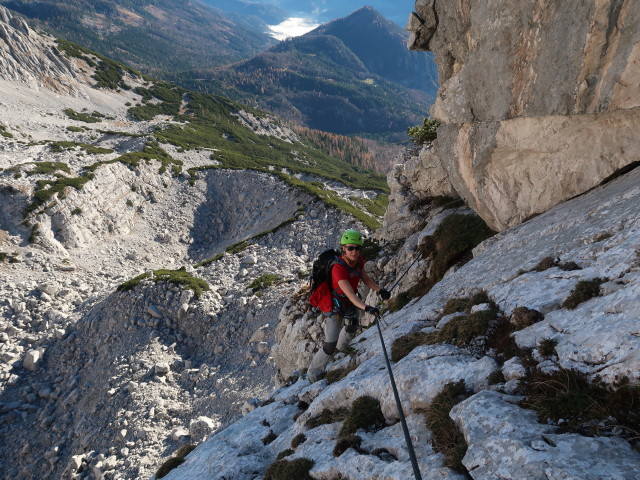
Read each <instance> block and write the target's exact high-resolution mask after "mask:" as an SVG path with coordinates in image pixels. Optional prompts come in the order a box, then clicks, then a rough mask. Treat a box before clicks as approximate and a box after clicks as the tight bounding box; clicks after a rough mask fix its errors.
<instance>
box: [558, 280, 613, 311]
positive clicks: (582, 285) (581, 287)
mask: <svg viewBox="0 0 640 480" xmlns="http://www.w3.org/2000/svg"><path fill="white" fill-rule="evenodd" d="M606 281H607V279H606V278H592V279H591V280H580V281H579V282H578V283H577V284H576V286H575V288H574V289H573V290H571V293H570V294H569V296H568V297H567V299H566V300H565V301H564V302H563V303H562V307H563V308H568V309H569V310H573V309H575V308H576V307H577V306H578V305H580V304H581V303H582V302H586V301H587V300H589V299H591V298H593V297H599V296H600V295H601V293H600V285H602V284H603V283H604V282H606Z"/></svg>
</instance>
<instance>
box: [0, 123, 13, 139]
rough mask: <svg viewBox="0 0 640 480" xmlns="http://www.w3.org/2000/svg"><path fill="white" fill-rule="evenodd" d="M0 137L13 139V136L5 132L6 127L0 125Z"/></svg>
mask: <svg viewBox="0 0 640 480" xmlns="http://www.w3.org/2000/svg"><path fill="white" fill-rule="evenodd" d="M0 137H4V138H13V134H11V133H9V132H7V127H5V126H4V125H0Z"/></svg>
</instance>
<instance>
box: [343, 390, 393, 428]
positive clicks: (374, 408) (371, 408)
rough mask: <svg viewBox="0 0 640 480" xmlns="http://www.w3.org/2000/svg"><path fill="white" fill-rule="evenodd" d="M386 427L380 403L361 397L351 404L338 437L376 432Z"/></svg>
mask: <svg viewBox="0 0 640 480" xmlns="http://www.w3.org/2000/svg"><path fill="white" fill-rule="evenodd" d="M385 425H386V420H385V418H384V415H383V414H382V410H381V408H380V402H379V401H378V400H377V399H375V398H373V397H369V396H366V395H365V396H363V397H359V398H357V399H356V401H355V402H353V406H352V407H351V410H350V411H349V413H348V415H347V417H346V418H345V420H344V423H343V424H342V429H341V430H340V434H339V436H340V437H346V436H348V435H351V434H354V433H356V431H357V430H360V429H362V430H366V431H376V430H380V429H381V428H383V427H384V426H385Z"/></svg>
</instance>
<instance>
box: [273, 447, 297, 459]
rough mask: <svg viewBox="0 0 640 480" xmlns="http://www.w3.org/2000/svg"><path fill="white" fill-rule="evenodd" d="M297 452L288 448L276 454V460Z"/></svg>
mask: <svg viewBox="0 0 640 480" xmlns="http://www.w3.org/2000/svg"><path fill="white" fill-rule="evenodd" d="M294 453H295V452H294V451H293V450H292V449H290V448H287V449H286V450H283V451H281V452H280V453H279V454H278V455H277V456H276V460H282V459H283V458H285V457H288V456H289V455H293V454H294Z"/></svg>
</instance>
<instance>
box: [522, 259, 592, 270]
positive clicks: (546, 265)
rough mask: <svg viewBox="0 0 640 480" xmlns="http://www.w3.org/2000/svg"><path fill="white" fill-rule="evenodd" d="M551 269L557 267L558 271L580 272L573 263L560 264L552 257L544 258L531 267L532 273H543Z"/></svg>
mask: <svg viewBox="0 0 640 480" xmlns="http://www.w3.org/2000/svg"><path fill="white" fill-rule="evenodd" d="M553 267H558V268H559V269H560V270H564V271H571V270H581V268H580V267H579V266H578V265H577V264H576V263H575V262H560V261H559V260H558V259H556V258H553V257H544V258H543V259H542V260H540V261H539V262H538V264H537V265H536V266H535V267H533V270H532V271H534V272H544V271H545V270H548V269H550V268H553Z"/></svg>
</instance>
